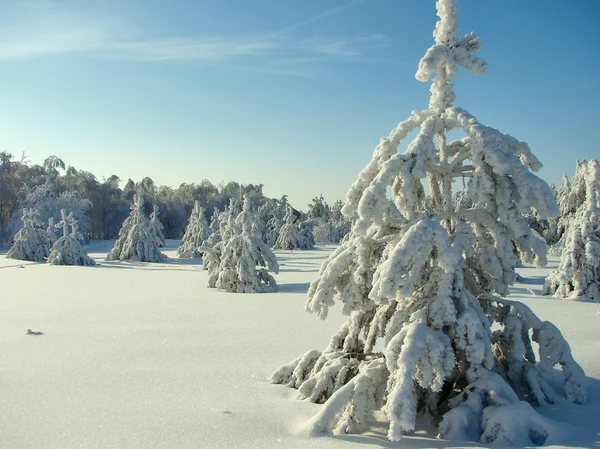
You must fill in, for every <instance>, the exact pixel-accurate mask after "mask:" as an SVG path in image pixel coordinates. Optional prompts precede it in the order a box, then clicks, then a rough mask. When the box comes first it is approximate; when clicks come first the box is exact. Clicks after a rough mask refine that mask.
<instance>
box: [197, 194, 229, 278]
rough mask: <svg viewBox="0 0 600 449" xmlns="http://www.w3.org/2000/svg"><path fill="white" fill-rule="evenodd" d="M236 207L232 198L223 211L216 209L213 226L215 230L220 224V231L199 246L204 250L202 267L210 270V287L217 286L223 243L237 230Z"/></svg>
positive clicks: (200, 249)
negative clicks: (235, 226)
mask: <svg viewBox="0 0 600 449" xmlns="http://www.w3.org/2000/svg"><path fill="white" fill-rule="evenodd" d="M236 209H237V206H236V205H235V200H234V199H233V198H232V199H230V201H229V205H228V206H226V207H225V210H224V211H223V212H220V213H218V214H217V211H215V215H216V217H215V215H213V220H212V221H211V226H212V227H213V230H214V228H215V227H217V226H218V232H217V231H215V232H213V233H212V234H211V235H210V236H209V238H208V239H206V241H205V242H204V244H203V245H202V246H201V247H200V248H199V251H201V252H202V267H203V269H204V270H208V287H209V288H215V287H216V286H217V279H218V278H219V273H220V271H219V267H220V265H221V254H222V252H223V245H224V244H225V243H224V242H226V241H229V239H230V238H231V237H232V236H233V234H234V232H235V230H234V223H235V219H236V217H237V214H236Z"/></svg>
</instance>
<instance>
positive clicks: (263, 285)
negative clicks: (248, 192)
mask: <svg viewBox="0 0 600 449" xmlns="http://www.w3.org/2000/svg"><path fill="white" fill-rule="evenodd" d="M255 222H256V214H255V212H254V211H253V208H252V204H251V201H250V199H249V198H248V197H245V198H244V206H243V209H242V212H241V213H240V214H239V215H238V216H237V217H236V218H235V221H230V222H229V223H228V228H227V229H225V230H224V232H223V241H221V242H220V243H219V244H218V245H217V246H219V252H220V257H219V264H218V265H216V264H215V265H212V266H210V267H209V287H217V288H218V289H220V290H226V291H228V292H235V293H255V292H263V291H277V283H276V282H275V279H274V278H273V276H271V275H270V274H269V273H268V271H267V269H268V270H271V271H273V272H274V273H275V274H277V273H278V271H279V266H278V264H277V260H276V258H275V255H274V254H273V252H272V251H271V249H270V248H269V247H268V246H267V245H266V244H265V243H264V242H263V241H262V239H261V236H260V234H259V233H258V232H257V231H256V223H255ZM211 280H212V281H211Z"/></svg>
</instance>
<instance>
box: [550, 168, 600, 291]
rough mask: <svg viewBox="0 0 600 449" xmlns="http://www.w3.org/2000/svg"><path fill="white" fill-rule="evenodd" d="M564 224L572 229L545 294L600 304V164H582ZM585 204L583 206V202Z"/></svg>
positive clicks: (564, 240)
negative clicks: (599, 302)
mask: <svg viewBox="0 0 600 449" xmlns="http://www.w3.org/2000/svg"><path fill="white" fill-rule="evenodd" d="M573 187H574V189H572V191H571V194H572V196H574V197H575V198H574V199H572V200H571V201H570V205H569V206H568V207H566V208H565V209H566V210H565V212H566V214H565V215H564V216H561V220H563V223H564V222H567V221H568V223H569V224H568V226H565V227H566V231H565V233H564V235H563V237H562V239H561V241H562V254H561V259H560V265H559V267H558V270H557V271H555V272H553V273H551V274H550V275H549V276H548V277H547V278H546V283H545V285H544V289H543V293H544V294H546V295H555V296H558V297H561V298H573V299H577V298H579V299H587V300H593V301H600V203H599V201H600V164H599V163H598V161H597V160H591V161H589V162H587V161H582V162H581V163H579V164H578V168H577V174H576V176H575V177H573ZM582 200H583V202H582Z"/></svg>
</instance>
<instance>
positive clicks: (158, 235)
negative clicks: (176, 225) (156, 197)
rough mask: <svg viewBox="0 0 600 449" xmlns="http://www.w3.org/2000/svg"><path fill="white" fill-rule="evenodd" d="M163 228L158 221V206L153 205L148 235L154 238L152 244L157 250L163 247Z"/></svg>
mask: <svg viewBox="0 0 600 449" xmlns="http://www.w3.org/2000/svg"><path fill="white" fill-rule="evenodd" d="M163 229H164V226H163V224H162V223H161V222H160V220H159V219H158V206H157V205H154V208H153V210H152V214H150V233H151V234H152V237H153V238H154V243H156V246H158V247H159V248H163V247H164V246H165V235H164V234H163Z"/></svg>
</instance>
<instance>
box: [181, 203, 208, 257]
mask: <svg viewBox="0 0 600 449" xmlns="http://www.w3.org/2000/svg"><path fill="white" fill-rule="evenodd" d="M204 213H205V211H204V208H203V207H201V206H200V202H199V201H196V202H195V203H194V209H192V214H191V215H190V220H189V222H188V225H187V226H186V228H185V232H184V233H183V239H182V240H181V244H180V245H179V248H177V255H178V256H179V257H200V256H202V254H201V252H200V251H199V250H198V248H200V247H201V246H203V245H204V242H205V240H206V239H208V237H209V236H210V235H211V234H212V230H211V229H210V227H209V226H208V221H207V220H206V217H205V216H204Z"/></svg>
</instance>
